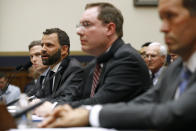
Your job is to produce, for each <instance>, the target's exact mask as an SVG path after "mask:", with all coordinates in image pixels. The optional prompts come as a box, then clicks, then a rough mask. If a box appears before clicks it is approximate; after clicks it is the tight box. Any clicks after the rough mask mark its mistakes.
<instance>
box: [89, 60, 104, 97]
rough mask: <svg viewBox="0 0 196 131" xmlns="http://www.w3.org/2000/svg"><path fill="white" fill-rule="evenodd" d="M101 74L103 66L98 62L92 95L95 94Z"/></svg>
mask: <svg viewBox="0 0 196 131" xmlns="http://www.w3.org/2000/svg"><path fill="white" fill-rule="evenodd" d="M100 74H101V66H100V64H96V67H95V70H94V74H93V82H92V88H91V95H90V96H91V97H93V96H94V95H95V90H96V88H97V84H98V82H99V77H100Z"/></svg>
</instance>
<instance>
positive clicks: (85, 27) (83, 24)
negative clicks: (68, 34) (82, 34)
mask: <svg viewBox="0 0 196 131" xmlns="http://www.w3.org/2000/svg"><path fill="white" fill-rule="evenodd" d="M91 26H93V24H92V23H90V22H88V21H84V22H82V23H79V24H78V25H76V29H79V28H81V29H87V28H89V27H91Z"/></svg>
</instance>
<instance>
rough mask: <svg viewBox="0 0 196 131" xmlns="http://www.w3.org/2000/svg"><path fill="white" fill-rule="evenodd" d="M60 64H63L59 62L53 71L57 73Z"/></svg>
mask: <svg viewBox="0 0 196 131" xmlns="http://www.w3.org/2000/svg"><path fill="white" fill-rule="evenodd" d="M60 64H61V62H59V63H58V64H57V65H55V66H54V67H53V68H52V69H51V70H52V71H53V72H55V73H56V72H57V70H58V68H59V66H60Z"/></svg>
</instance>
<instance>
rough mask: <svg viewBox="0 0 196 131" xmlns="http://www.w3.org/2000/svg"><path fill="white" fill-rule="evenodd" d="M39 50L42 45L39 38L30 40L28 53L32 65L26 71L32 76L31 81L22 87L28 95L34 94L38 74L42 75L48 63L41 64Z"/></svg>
mask: <svg viewBox="0 0 196 131" xmlns="http://www.w3.org/2000/svg"><path fill="white" fill-rule="evenodd" d="M41 50H42V46H41V41H40V40H36V41H32V42H31V43H30V44H29V55H30V60H31V63H32V67H31V68H29V70H28V71H29V74H30V75H31V76H32V78H33V81H31V82H30V83H28V85H26V86H25V88H24V92H25V93H26V94H27V95H28V96H32V95H35V92H36V88H35V87H36V83H37V80H38V77H39V76H40V75H44V72H45V71H46V69H47V68H48V65H43V63H42V58H41ZM45 74H46V73H45Z"/></svg>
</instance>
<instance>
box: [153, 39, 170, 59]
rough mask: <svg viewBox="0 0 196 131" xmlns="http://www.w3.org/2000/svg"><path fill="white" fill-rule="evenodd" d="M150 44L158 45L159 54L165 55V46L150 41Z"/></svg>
mask: <svg viewBox="0 0 196 131" xmlns="http://www.w3.org/2000/svg"><path fill="white" fill-rule="evenodd" d="M150 46H159V49H160V50H159V53H160V55H161V56H165V57H166V56H167V47H166V46H165V45H163V44H161V43H159V42H152V43H150V45H149V47H150Z"/></svg>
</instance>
